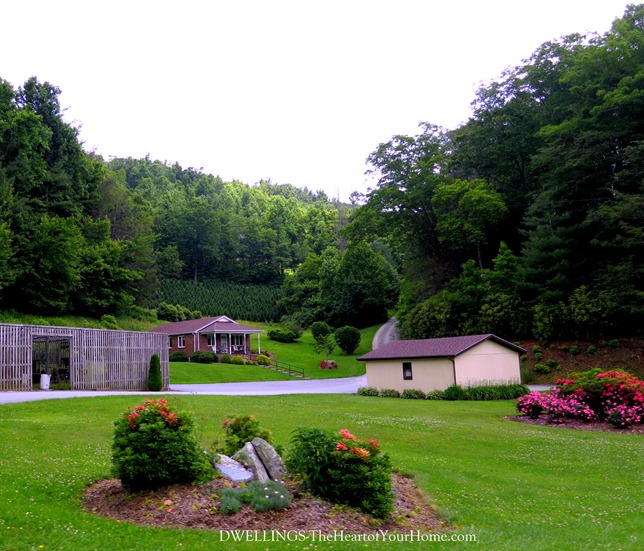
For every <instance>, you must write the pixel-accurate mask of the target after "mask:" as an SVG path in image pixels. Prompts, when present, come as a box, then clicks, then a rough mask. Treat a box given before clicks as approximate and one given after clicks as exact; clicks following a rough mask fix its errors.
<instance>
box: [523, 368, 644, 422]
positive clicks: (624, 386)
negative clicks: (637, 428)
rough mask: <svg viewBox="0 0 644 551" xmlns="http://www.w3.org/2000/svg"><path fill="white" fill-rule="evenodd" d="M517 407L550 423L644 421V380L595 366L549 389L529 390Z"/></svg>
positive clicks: (530, 415)
mask: <svg viewBox="0 0 644 551" xmlns="http://www.w3.org/2000/svg"><path fill="white" fill-rule="evenodd" d="M517 410H518V411H519V412H521V413H523V414H524V415H527V416H529V417H531V418H533V419H536V418H538V417H539V416H540V415H541V414H545V415H547V416H548V418H549V420H550V421H551V422H554V423H557V422H562V421H563V420H564V419H581V420H583V421H586V422H591V421H607V422H608V423H610V424H612V425H613V426H615V427H618V428H626V427H629V426H631V425H634V424H640V423H644V381H642V380H640V379H638V378H637V377H635V376H633V375H630V374H628V373H624V372H622V371H608V372H603V371H602V370H601V369H599V368H596V369H592V370H590V371H585V372H583V373H573V374H572V375H571V376H570V378H569V379H560V380H558V381H557V388H556V389H555V390H553V391H552V392H546V393H543V394H541V393H539V392H532V393H530V394H526V395H525V396H523V397H521V398H519V399H518V400H517Z"/></svg>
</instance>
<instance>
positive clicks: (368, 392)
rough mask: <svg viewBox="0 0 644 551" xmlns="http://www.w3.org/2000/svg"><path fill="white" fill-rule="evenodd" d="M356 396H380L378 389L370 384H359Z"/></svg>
mask: <svg viewBox="0 0 644 551" xmlns="http://www.w3.org/2000/svg"><path fill="white" fill-rule="evenodd" d="M358 396H380V391H379V390H378V389H377V388H373V387H370V386H361V387H360V388H359V389H358Z"/></svg>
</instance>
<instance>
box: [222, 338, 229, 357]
mask: <svg viewBox="0 0 644 551" xmlns="http://www.w3.org/2000/svg"><path fill="white" fill-rule="evenodd" d="M221 353H222V354H228V335H222V336H221Z"/></svg>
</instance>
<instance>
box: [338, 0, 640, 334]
mask: <svg viewBox="0 0 644 551" xmlns="http://www.w3.org/2000/svg"><path fill="white" fill-rule="evenodd" d="M473 108H474V109H473V112H474V114H473V116H472V117H471V118H470V120H469V121H468V122H467V123H466V124H464V125H463V126H461V127H460V128H457V129H455V130H453V131H445V130H443V129H441V128H437V127H435V126H433V125H431V124H423V125H421V129H420V132H419V133H418V135H415V136H394V137H393V138H392V139H391V140H390V141H388V142H386V143H383V144H381V145H380V146H379V147H378V148H377V149H376V150H375V151H374V152H373V153H372V154H371V156H370V157H369V162H370V165H371V167H372V171H373V173H374V174H375V175H376V176H377V177H378V184H377V186H376V187H375V189H373V190H371V191H370V192H369V193H368V194H367V195H366V197H364V200H365V205H364V206H363V207H362V208H361V209H359V210H358V211H357V212H356V214H355V216H354V218H353V221H352V223H351V225H350V226H349V227H348V228H347V232H348V234H347V235H348V238H349V239H361V238H367V237H371V236H374V235H377V236H379V237H380V238H382V239H385V240H386V242H387V243H388V244H389V245H390V247H391V248H392V249H393V250H394V251H396V252H397V254H398V255H399V256H400V258H402V259H403V274H404V277H403V283H402V292H401V299H400V305H399V311H398V316H399V319H400V321H401V323H402V329H403V333H404V334H405V335H406V336H407V337H417V338H420V337H428V336H443V335H453V334H458V333H477V332H495V333H498V334H500V335H508V336H509V337H511V338H514V337H516V338H519V337H520V338H526V337H530V336H534V337H536V338H539V339H543V340H548V339H554V338H586V337H599V338H601V337H605V336H608V335H622V336H624V335H641V334H642V330H643V329H644V326H643V321H644V286H643V283H644V280H643V275H644V273H643V263H642V259H643V258H644V232H643V224H642V222H643V220H644V195H643V191H644V189H643V183H644V179H643V177H644V141H643V138H644V6H642V5H637V6H628V7H627V10H626V12H625V14H624V16H623V17H622V18H621V19H618V20H616V21H614V22H613V25H612V28H611V30H610V31H609V32H607V33H606V34H605V35H603V36H597V35H588V36H582V35H571V36H566V37H563V38H561V39H559V40H556V41H551V42H546V43H544V44H543V45H541V46H540V47H539V48H538V49H537V50H536V51H535V52H534V53H533V55H532V56H531V57H530V58H529V59H527V60H525V61H524V62H523V64H522V65H520V66H518V67H515V68H512V69H509V70H507V71H506V72H504V74H502V75H501V77H500V78H499V79H497V80H494V81H492V82H491V83H489V84H486V85H484V86H482V87H481V88H480V89H479V91H478V93H477V95H476V98H475V100H474V102H473Z"/></svg>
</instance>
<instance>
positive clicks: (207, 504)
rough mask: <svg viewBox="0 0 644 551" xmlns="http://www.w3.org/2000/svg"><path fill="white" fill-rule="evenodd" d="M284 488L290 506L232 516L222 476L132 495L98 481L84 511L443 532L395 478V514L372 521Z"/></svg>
mask: <svg viewBox="0 0 644 551" xmlns="http://www.w3.org/2000/svg"><path fill="white" fill-rule="evenodd" d="M287 485H288V486H289V490H290V491H291V494H292V495H293V500H292V501H291V503H290V504H289V505H288V506H287V507H286V508H285V509H283V510H281V511H270V512H267V513H257V512H255V511H253V509H252V508H251V507H250V506H249V505H244V507H243V508H242V510H241V511H239V512H238V513H235V514H233V515H224V514H221V513H218V512H217V507H218V506H219V498H218V497H217V491H218V490H220V489H222V488H227V487H235V485H234V484H232V483H230V482H229V481H227V480H225V479H221V478H220V479H216V480H213V481H211V482H208V483H206V484H202V485H199V486H193V485H190V484H181V485H173V486H169V487H167V488H164V489H162V490H158V491H156V492H138V493H134V494H128V493H127V492H126V491H125V490H124V489H123V487H122V486H121V483H120V481H119V480H114V479H111V480H101V481H99V482H97V483H95V484H93V485H92V486H90V487H89V488H88V489H87V491H86V493H85V497H84V499H83V507H84V508H85V509H86V510H87V511H90V512H92V513H97V514H100V515H103V516H105V517H108V518H112V519H114V520H117V521H120V522H132V523H137V524H145V525H151V526H165V527H172V528H195V529H200V530H279V531H288V530H300V531H306V532H309V531H311V532H312V531H315V532H316V533H322V534H331V533H333V532H334V531H335V530H343V531H344V532H345V533H356V534H368V533H375V532H377V531H378V530H383V531H384V530H388V531H389V532H399V533H409V532H411V531H412V530H413V531H419V532H421V533H430V532H444V531H446V530H447V527H446V525H445V524H444V523H443V522H442V521H441V520H440V518H439V517H438V514H437V512H436V509H435V508H434V507H433V506H431V505H428V504H427V501H426V499H425V496H424V495H423V494H422V492H421V491H420V490H419V489H418V488H417V487H416V486H415V485H414V483H413V481H412V480H411V479H410V478H407V477H404V476H401V475H398V474H393V475H392V489H393V491H394V493H395V494H396V500H395V502H394V513H393V514H392V515H391V518H390V519H388V520H377V519H374V518H372V517H370V516H369V515H365V514H363V513H361V512H359V511H357V510H354V509H351V508H349V507H341V506H337V505H333V504H331V503H328V502H326V501H323V500H321V499H318V498H316V497H312V496H310V495H308V494H305V493H303V492H301V491H300V490H299V488H298V487H297V486H296V485H295V484H293V483H288V484H287Z"/></svg>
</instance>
